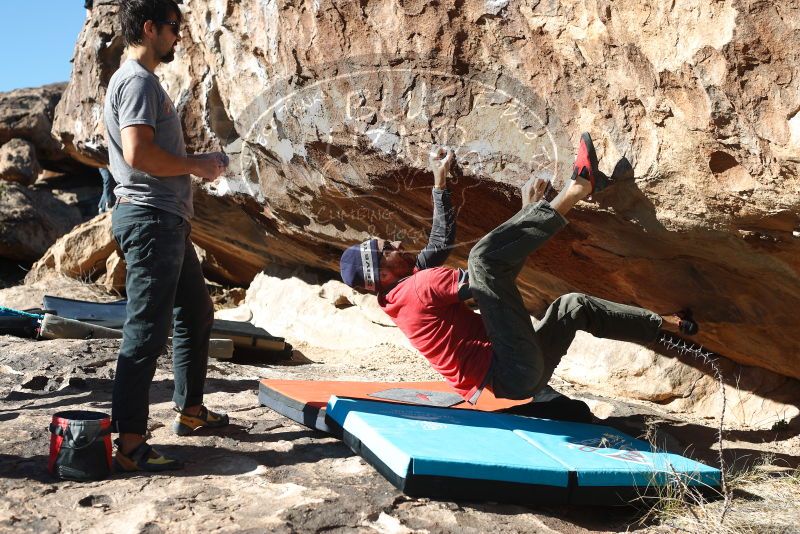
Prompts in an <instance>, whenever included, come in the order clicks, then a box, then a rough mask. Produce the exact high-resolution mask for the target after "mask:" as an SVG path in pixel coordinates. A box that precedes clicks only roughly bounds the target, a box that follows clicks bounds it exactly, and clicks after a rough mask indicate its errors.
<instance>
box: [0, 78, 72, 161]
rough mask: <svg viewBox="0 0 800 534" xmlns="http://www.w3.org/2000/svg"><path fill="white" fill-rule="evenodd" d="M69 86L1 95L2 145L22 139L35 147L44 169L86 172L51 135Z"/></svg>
mask: <svg viewBox="0 0 800 534" xmlns="http://www.w3.org/2000/svg"><path fill="white" fill-rule="evenodd" d="M66 86H67V84H66V83H58V84H50V85H44V86H42V87H33V88H27V89H16V90H14V91H9V92H6V93H0V145H3V144H5V143H8V142H9V141H11V140H12V139H23V140H25V141H27V142H29V143H30V144H31V145H33V146H34V147H35V150H36V156H37V158H38V161H39V163H40V165H41V167H43V168H45V169H48V170H51V171H56V172H74V171H84V170H85V167H83V166H81V165H78V164H76V162H75V161H73V160H71V159H70V158H69V157H68V155H67V153H66V152H65V151H64V150H62V148H61V144H60V143H59V142H58V141H57V140H56V139H54V138H53V136H52V135H51V132H50V131H51V129H52V125H53V114H54V112H55V108H56V104H58V101H59V100H60V99H61V94H62V93H63V92H64V89H65V87H66Z"/></svg>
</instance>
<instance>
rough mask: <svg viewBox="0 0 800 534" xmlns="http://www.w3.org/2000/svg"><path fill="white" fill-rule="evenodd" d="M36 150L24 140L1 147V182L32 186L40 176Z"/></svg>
mask: <svg viewBox="0 0 800 534" xmlns="http://www.w3.org/2000/svg"><path fill="white" fill-rule="evenodd" d="M40 170H41V169H40V168H39V162H38V161H37V160H36V148H35V147H34V146H33V145H32V144H31V143H29V142H28V141H24V140H22V139H12V140H11V141H9V142H8V143H6V144H4V145H3V146H0V180H3V181H6V182H19V183H21V184H23V185H31V184H32V183H33V182H35V181H36V177H37V176H38V175H39V171H40Z"/></svg>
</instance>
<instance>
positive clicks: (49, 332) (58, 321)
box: [40, 313, 233, 360]
mask: <svg viewBox="0 0 800 534" xmlns="http://www.w3.org/2000/svg"><path fill="white" fill-rule="evenodd" d="M40 336H41V337H42V339H122V330H117V329H115V328H106V327H104V326H99V325H96V324H92V323H84V322H82V321H76V320H75V319H66V318H64V317H59V316H58V315H52V314H50V313H45V314H44V319H43V320H42V326H41V329H40ZM167 342H168V343H172V338H171V337H170V338H169V339H167ZM208 356H209V358H216V359H218V360H230V359H231V358H233V341H231V340H230V339H210V340H209V343H208Z"/></svg>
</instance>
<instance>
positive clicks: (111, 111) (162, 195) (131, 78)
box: [103, 59, 194, 219]
mask: <svg viewBox="0 0 800 534" xmlns="http://www.w3.org/2000/svg"><path fill="white" fill-rule="evenodd" d="M103 114H104V120H105V124H106V137H107V140H108V154H109V167H110V169H111V174H113V175H114V180H115V181H116V182H117V186H116V187H115V188H114V194H115V195H116V196H117V198H119V197H127V198H128V199H129V200H130V202H131V203H133V204H139V205H142V206H150V207H153V208H157V209H160V210H164V211H167V212H169V213H174V214H175V215H179V216H181V217H183V218H185V219H191V218H192V216H193V215H194V208H193V207H192V179H191V177H190V176H189V175H188V174H184V175H181V176H158V177H156V176H153V175H151V174H147V173H146V172H143V171H140V170H138V169H134V168H133V167H131V166H130V165H128V164H127V163H126V162H125V158H124V157H123V155H122V135H121V133H120V132H121V131H122V129H123V128H125V127H127V126H131V125H134V124H146V125H148V126H151V127H152V128H153V130H154V131H155V138H154V141H155V143H156V145H158V146H159V147H160V148H162V149H163V150H165V151H167V152H169V153H170V154H174V155H176V156H186V145H185V143H184V140H183V129H182V128H181V121H180V118H179V117H178V113H177V112H176V111H175V106H174V105H173V104H172V100H170V98H169V95H167V92H166V91H164V88H163V87H161V83H160V82H159V80H158V77H157V76H156V75H155V74H153V73H151V72H150V71H148V70H147V69H145V68H144V67H142V66H141V65H140V64H139V62H138V61H135V60H133V59H129V60H127V61H126V62H125V63H123V64H122V66H120V68H119V70H117V72H115V73H114V75H113V76H112V77H111V81H110V82H109V83H108V92H107V93H106V101H105V106H104V109H103Z"/></svg>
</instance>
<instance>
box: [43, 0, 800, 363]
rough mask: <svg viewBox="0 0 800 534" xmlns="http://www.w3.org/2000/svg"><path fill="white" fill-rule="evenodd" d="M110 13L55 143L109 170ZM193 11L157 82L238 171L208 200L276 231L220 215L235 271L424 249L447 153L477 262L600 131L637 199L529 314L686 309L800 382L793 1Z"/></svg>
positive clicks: (531, 291) (466, 242)
mask: <svg viewBox="0 0 800 534" xmlns="http://www.w3.org/2000/svg"><path fill="white" fill-rule="evenodd" d="M116 9H117V8H116V6H115V5H113V4H112V3H103V4H100V5H99V6H97V7H96V8H95V9H94V11H93V13H92V19H91V20H90V21H89V22H87V24H86V25H85V27H84V30H83V32H82V34H81V37H80V39H79V42H78V44H77V46H76V53H75V71H74V75H73V79H72V80H71V83H70V86H69V88H68V89H67V90H66V92H65V96H64V98H63V99H62V102H61V104H60V105H59V109H58V113H57V115H58V116H57V118H56V123H55V125H54V131H55V133H56V134H57V136H58V137H59V138H60V139H61V140H62V141H63V142H64V143H65V144H66V145H67V146H68V147H70V148H69V150H70V152H71V153H74V154H76V156H75V157H82V158H84V159H85V160H87V161H93V162H97V161H99V160H100V159H101V158H102V149H101V145H102V137H101V130H102V127H101V124H100V113H99V110H100V106H101V104H102V98H103V96H104V91H105V87H106V84H107V81H108V78H109V77H110V74H111V72H113V68H115V67H116V64H118V62H119V56H120V54H121V43H120V40H119V37H118V35H119V32H118V29H117V28H115V27H114V24H116V23H115V19H114V13H115V12H116ZM183 9H184V15H185V21H186V22H185V24H186V30H185V31H184V36H183V39H182V41H181V45H180V49H179V57H178V59H177V60H176V61H175V62H173V63H171V64H169V65H168V66H165V67H164V68H163V69H161V70H160V72H159V74H160V75H161V77H162V80H163V83H164V86H165V87H166V88H167V90H168V91H169V92H170V94H171V96H172V98H173V100H174V101H175V102H176V105H177V106H178V109H179V110H180V112H181V114H182V116H183V121H184V128H185V131H186V134H187V136H188V141H189V145H190V147H191V148H192V149H198V150H199V149H207V148H215V147H225V149H226V150H227V151H228V153H229V154H230V155H231V156H232V159H233V165H232V168H231V170H230V172H229V173H228V175H227V177H226V179H224V180H221V181H220V182H219V183H218V184H216V185H215V186H214V187H212V188H210V189H209V192H211V193H213V194H215V195H217V196H219V197H220V198H222V199H229V200H230V199H234V200H235V203H236V205H237V206H238V207H240V208H241V210H243V211H244V212H245V213H246V214H247V216H248V217H249V218H250V220H251V221H253V222H254V223H255V224H256V225H257V228H258V230H257V231H253V232H252V234H248V235H238V234H236V233H235V232H233V231H232V230H231V229H230V227H229V226H228V225H227V222H226V221H219V218H218V217H217V219H216V220H215V224H213V225H209V227H208V228H207V237H208V238H209V240H214V241H216V243H217V244H218V245H219V246H220V248H223V249H224V250H225V251H226V252H227V254H228V256H229V257H235V253H236V249H237V247H238V245H239V244H244V245H245V246H246V247H247V249H248V254H247V255H246V256H247V261H246V262H245V263H246V264H247V265H248V266H255V265H257V264H258V263H259V261H260V262H262V264H263V263H269V262H274V261H280V262H283V263H286V264H290V265H291V264H301V265H308V266H311V267H315V268H322V269H327V270H331V271H335V270H336V268H337V265H338V256H339V254H340V253H341V251H342V249H343V248H344V247H345V246H347V245H349V244H351V243H353V242H355V241H357V240H361V239H364V238H366V237H367V236H370V235H376V234H377V235H381V236H384V237H388V238H393V239H404V240H405V241H406V242H408V243H409V246H411V247H420V246H422V244H423V243H424V240H425V237H426V232H427V227H428V225H429V224H430V200H429V187H430V183H431V178H430V175H429V174H428V173H427V172H426V170H425V159H426V157H425V155H426V154H427V152H428V150H429V148H430V146H431V144H435V143H443V144H447V145H449V146H451V147H453V148H454V149H455V150H456V156H457V165H456V169H455V171H454V172H455V175H456V178H454V179H453V180H452V181H451V187H452V189H453V192H454V198H455V199H456V203H457V205H458V209H459V221H460V222H459V240H458V246H457V247H456V249H455V250H454V254H453V258H452V260H453V263H454V264H457V265H462V266H463V264H464V261H465V258H466V256H467V253H468V251H469V248H470V246H471V245H472V244H473V243H474V242H475V241H476V240H477V239H479V238H480V237H481V236H482V235H483V234H484V233H485V232H487V231H488V230H490V229H491V228H492V227H493V226H495V225H497V224H498V223H500V222H502V221H503V220H505V219H507V218H508V217H509V216H510V215H511V214H512V213H513V212H514V211H515V210H516V209H517V207H518V206H519V200H518V195H517V193H516V187H517V186H518V185H519V184H521V183H523V182H524V181H525V180H526V179H527V178H528V176H530V174H531V173H540V174H542V175H544V176H551V177H553V178H554V179H556V180H558V179H560V178H561V177H563V176H564V175H566V174H568V173H569V164H570V158H571V154H572V153H573V151H574V148H573V147H574V145H575V141H576V139H577V137H578V135H579V134H580V132H581V131H583V130H588V131H591V132H592V134H593V135H594V137H595V139H596V144H597V148H598V151H599V155H600V156H601V159H602V161H601V169H602V170H604V171H606V172H609V173H611V172H612V171H614V175H615V176H616V177H618V178H620V179H624V180H625V182H624V183H623V184H620V185H619V186H617V188H616V190H611V191H609V192H608V193H607V194H605V195H599V196H598V198H597V199H595V202H592V203H582V204H581V205H580V206H579V209H578V210H577V211H575V212H574V214H573V215H572V216H571V217H570V220H571V224H570V226H569V227H568V228H567V229H566V230H564V231H563V232H561V234H560V235H559V236H557V237H556V238H554V239H553V241H552V242H551V243H549V244H548V245H547V246H545V247H543V248H542V249H541V250H539V251H537V253H536V254H535V255H534V256H533V257H532V258H531V260H530V261H529V263H528V265H527V266H526V267H525V269H523V271H522V273H521V276H520V279H519V282H520V286H521V289H522V291H523V294H524V297H525V299H526V302H527V303H528V305H529V308H530V310H531V312H533V313H534V314H535V313H538V312H541V311H542V310H543V309H544V306H545V305H546V304H547V303H548V302H549V301H550V300H552V299H553V298H554V297H556V296H557V295H559V294H560V293H565V292H568V291H573V290H580V291H584V292H588V293H593V294H596V295H598V296H600V297H605V298H609V299H613V300H617V301H623V302H627V303H636V304H638V305H641V306H645V307H649V308H651V309H654V310H656V311H671V310H677V309H680V308H683V307H692V308H693V309H694V310H695V313H696V315H697V317H698V318H699V320H700V321H701V322H702V323H703V329H702V331H701V334H700V336H699V340H700V341H701V342H702V343H704V344H706V345H707V346H709V347H710V348H711V349H712V350H714V351H716V352H718V353H721V354H724V355H725V356H728V357H730V358H732V359H734V360H736V361H737V362H739V363H742V364H744V365H747V366H757V367H763V368H765V369H770V370H772V371H774V372H777V373H780V374H783V375H786V376H792V377H800V368H798V366H797V365H795V362H794V356H793V355H794V354H797V352H798V351H800V344H799V343H800V340H799V339H798V337H797V336H791V335H785V332H787V331H792V329H793V328H794V327H795V326H796V324H797V321H796V309H797V308H798V307H799V306H800V260H798V258H800V254H799V253H798V252H800V241H798V239H797V238H796V237H794V236H793V231H795V230H796V229H797V228H798V226H800V218H798V212H800V159H798V158H797V153H798V139H800V136H798V135H796V134H797V132H798V131H800V130H798V126H797V125H798V124H800V118H798V113H797V110H798V109H800V86H798V84H797V83H795V82H794V80H796V79H797V78H798V76H800V72H799V71H798V65H800V61H799V60H798V54H799V53H800V52H798V48H797V47H796V46H793V45H792V43H794V42H796V41H797V39H798V37H800V27H798V24H797V23H796V21H797V20H800V16H798V13H800V11H798V9H799V8H798V5H797V2H796V1H795V0H783V1H781V2H777V3H774V2H773V3H767V2H761V3H755V4H748V3H745V2H743V1H741V0H725V1H722V2H717V3H714V4H713V5H706V4H699V3H697V2H693V1H689V0H684V1H679V2H677V3H676V4H675V5H674V6H673V7H672V9H669V10H666V9H662V8H661V7H660V4H658V3H657V2H655V3H654V2H649V3H648V2H645V3H641V2H632V1H627V0H626V1H623V2H613V3H612V2H607V1H601V2H600V3H596V4H591V5H587V4H585V3H583V2H578V1H568V2H560V3H557V2H519V3H504V2H499V3H486V2H467V3H451V2H445V3H439V4H429V3H424V2H416V3H414V2H410V3H409V2H404V3H400V4H396V3H392V4H385V3H374V4H360V3H346V4H342V5H339V4H335V3H332V2H330V1H322V2H318V3H315V4H314V5H313V6H312V7H308V6H305V5H303V6H299V5H297V4H295V3H293V2H283V1H279V2H273V3H269V4H263V3H262V2H258V1H256V0H242V1H237V2H234V1H231V0H228V1H225V0H223V1H222V2H208V1H203V0H198V1H192V2H187V3H186V4H185V5H184V7H183ZM208 202H209V205H213V203H211V201H208ZM208 215H212V214H211V213H210V212H208V211H207V212H205V215H203V214H201V215H200V216H199V217H198V221H197V223H198V225H202V224H203V221H204V217H205V216H208ZM212 216H213V215H212ZM222 235H224V236H225V238H226V239H220V238H219V236H222ZM231 236H236V239H237V241H238V243H236V244H231V243H228V242H226V241H227V238H229V237H231ZM265 243H269V246H264V244H265ZM198 244H200V245H201V246H203V247H204V248H205V249H206V250H211V248H209V247H207V246H206V245H205V244H204V243H201V242H200V241H198ZM214 255H215V257H217V258H218V259H219V258H221V255H219V254H216V252H215V254H214Z"/></svg>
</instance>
